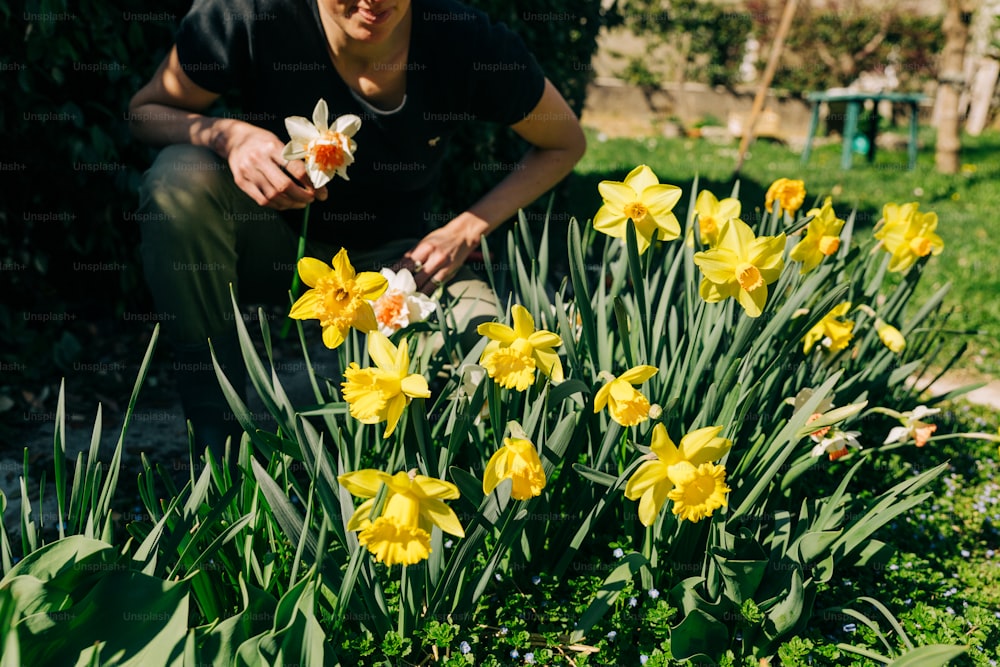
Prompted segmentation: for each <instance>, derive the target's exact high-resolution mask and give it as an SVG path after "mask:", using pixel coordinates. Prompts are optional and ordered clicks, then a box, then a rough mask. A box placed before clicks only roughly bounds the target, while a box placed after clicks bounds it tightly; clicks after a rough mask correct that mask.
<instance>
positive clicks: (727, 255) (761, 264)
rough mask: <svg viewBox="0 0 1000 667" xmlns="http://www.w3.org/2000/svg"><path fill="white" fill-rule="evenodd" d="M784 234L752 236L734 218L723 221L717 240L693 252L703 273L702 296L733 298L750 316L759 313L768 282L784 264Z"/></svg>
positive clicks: (712, 300) (713, 300) (778, 273)
mask: <svg viewBox="0 0 1000 667" xmlns="http://www.w3.org/2000/svg"><path fill="white" fill-rule="evenodd" d="M784 250H785V235H784V233H782V234H778V235H777V236H761V237H757V236H754V233H753V231H752V230H751V229H750V227H749V226H748V225H747V224H746V223H745V222H743V221H742V220H740V219H739V218H734V219H732V220H729V221H727V222H725V223H723V225H722V231H721V232H720V233H719V242H718V244H717V245H716V246H715V247H713V248H709V249H708V250H705V251H703V252H699V253H695V255H694V263H695V264H697V265H698V268H699V269H701V273H702V275H703V276H704V278H702V281H701V285H700V287H699V293H700V294H701V298H702V299H704V300H705V301H708V302H709V303H716V302H719V301H722V300H723V299H727V298H730V297H732V298H734V299H736V300H737V301H738V302H739V304H740V305H741V306H742V307H743V310H745V311H746V313H747V315H749V316H750V317H760V314H761V313H762V312H763V311H764V304H765V303H766V302H767V286H768V285H770V284H771V283H773V282H774V281H776V280H777V279H778V276H780V275H781V270H782V269H783V268H784V266H785V259H784Z"/></svg>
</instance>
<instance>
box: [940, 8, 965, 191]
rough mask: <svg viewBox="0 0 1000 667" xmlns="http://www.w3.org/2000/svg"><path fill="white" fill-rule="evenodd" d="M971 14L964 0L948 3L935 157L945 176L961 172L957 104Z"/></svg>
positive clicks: (945, 19) (944, 27) (944, 23)
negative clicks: (959, 169)
mask: <svg viewBox="0 0 1000 667" xmlns="http://www.w3.org/2000/svg"><path fill="white" fill-rule="evenodd" d="M969 19H970V13H969V12H967V11H966V10H965V9H964V7H963V2H962V0H947V7H946V9H945V15H944V22H943V23H942V26H941V27H942V28H943V30H944V40H945V41H944V51H943V53H942V54H941V73H940V74H939V75H938V92H937V94H938V100H937V104H938V110H939V112H940V115H939V116H938V134H937V147H936V154H935V164H936V165H937V170H938V171H939V172H941V173H942V174H956V173H958V168H959V156H958V152H959V149H961V147H962V142H961V139H960V138H959V126H960V119H959V117H958V101H959V96H960V95H961V92H962V84H963V76H964V75H963V66H964V60H965V46H966V44H967V43H968V41H969Z"/></svg>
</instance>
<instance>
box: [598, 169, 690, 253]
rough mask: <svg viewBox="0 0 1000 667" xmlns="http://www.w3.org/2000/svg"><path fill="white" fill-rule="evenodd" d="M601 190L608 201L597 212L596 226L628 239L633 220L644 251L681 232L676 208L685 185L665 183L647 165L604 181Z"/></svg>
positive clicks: (637, 237)
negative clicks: (626, 174)
mask: <svg viewBox="0 0 1000 667" xmlns="http://www.w3.org/2000/svg"><path fill="white" fill-rule="evenodd" d="M597 190H598V192H600V193H601V197H602V198H603V199H604V205H603V206H601V208H600V209H599V210H598V211H597V214H596V215H595V216H594V229H596V230H597V231H599V232H603V233H605V234H607V235H608V236H613V237H615V238H619V239H624V238H625V234H626V229H627V228H628V221H629V220H632V222H633V223H634V224H635V236H636V239H635V240H636V245H637V247H638V249H639V254H640V255H641V254H642V253H644V252H646V250H647V249H648V248H649V246H650V244H651V243H652V242H653V241H654V240H656V239H657V238H659V239H660V240H662V241H672V240H674V239H676V238H677V237H678V236H680V233H681V226H680V223H679V222H677V217H676V216H675V215H674V214H673V212H672V211H673V208H674V206H675V205H676V204H677V202H678V201H679V200H680V198H681V189H680V188H678V187H677V186H676V185H667V184H661V183H660V181H659V179H657V178H656V174H654V173H653V170H652V169H650V168H649V167H647V166H646V165H644V164H642V165H639V166H638V167H636V168H635V169H633V170H632V171H630V172H629V174H628V176H626V177H625V181H624V182H618V181H601V182H600V183H598V185H597Z"/></svg>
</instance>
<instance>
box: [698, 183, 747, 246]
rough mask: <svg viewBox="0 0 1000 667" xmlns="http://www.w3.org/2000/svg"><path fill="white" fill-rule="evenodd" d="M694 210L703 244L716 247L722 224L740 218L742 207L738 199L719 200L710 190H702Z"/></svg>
mask: <svg viewBox="0 0 1000 667" xmlns="http://www.w3.org/2000/svg"><path fill="white" fill-rule="evenodd" d="M694 210H695V213H697V214H698V232H699V235H700V237H701V242H702V244H703V245H707V246H714V245H715V244H716V243H717V242H718V240H719V230H720V228H721V227H722V223H724V222H726V221H727V220H732V219H733V218H738V217H740V211H741V205H740V201H739V200H738V199H733V198H732V197H726V198H725V199H722V200H719V199H716V197H715V195H714V194H712V193H711V192H709V191H708V190H702V191H701V192H699V193H698V199H697V200H696V201H695V203H694Z"/></svg>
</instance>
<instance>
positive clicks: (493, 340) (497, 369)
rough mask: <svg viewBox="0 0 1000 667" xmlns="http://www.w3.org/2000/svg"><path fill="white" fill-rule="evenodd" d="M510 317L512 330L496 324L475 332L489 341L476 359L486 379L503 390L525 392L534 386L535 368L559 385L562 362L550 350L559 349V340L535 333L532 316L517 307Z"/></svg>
mask: <svg viewBox="0 0 1000 667" xmlns="http://www.w3.org/2000/svg"><path fill="white" fill-rule="evenodd" d="M511 317H512V319H513V320H514V327H513V328H511V327H508V326H506V325H503V324H500V323H499V322H486V323H484V324H480V325H479V327H478V328H477V331H479V333H480V334H481V335H483V336H486V337H487V338H489V339H490V342H489V343H488V344H487V345H486V349H484V350H483V354H482V356H481V357H480V358H479V363H480V364H481V365H482V366H483V367H484V368H485V369H486V372H487V373H489V376H490V377H491V378H493V379H494V380H496V381H497V383H499V384H500V386H502V387H506V388H507V389H516V390H517V391H524V390H526V389H527V388H528V387H530V386H531V385H532V384H534V382H535V368H536V367H537V368H538V369H539V370H540V371H542V373H544V374H545V375H548V376H549V377H551V378H552V380H553V381H554V382H562V379H563V370H562V362H560V361H559V355H558V354H557V353H556V352H555V350H553V349H552V348H554V347H558V346H560V345H562V339H561V338H560V337H559V336H557V335H556V334H554V333H552V332H551V331H545V330H544V329H541V330H538V331H536V330H535V320H534V319H533V318H532V317H531V313H529V312H528V310H527V309H526V308H525V307H524V306H522V305H520V304H514V306H513V307H512V308H511Z"/></svg>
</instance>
